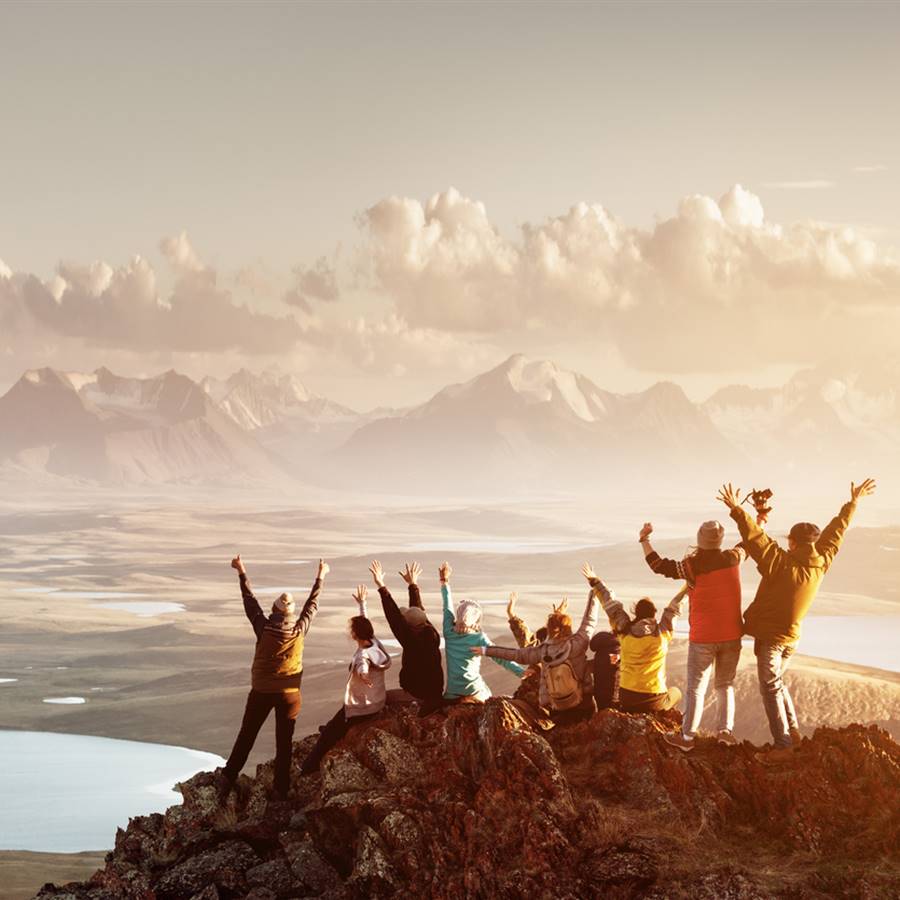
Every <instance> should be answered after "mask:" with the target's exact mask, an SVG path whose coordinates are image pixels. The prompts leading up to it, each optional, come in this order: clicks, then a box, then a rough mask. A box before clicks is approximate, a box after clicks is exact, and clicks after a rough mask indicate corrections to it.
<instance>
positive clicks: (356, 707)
mask: <svg viewBox="0 0 900 900" xmlns="http://www.w3.org/2000/svg"><path fill="white" fill-rule="evenodd" d="M370 641H371V643H370V644H369V646H368V647H358V648H357V650H356V652H355V653H354V654H353V657H352V659H351V660H350V676H349V677H348V678H347V686H346V687H345V688H344V713H345V715H346V716H347V717H348V718H353V717H355V716H369V715H373V714H374V713H377V712H381V710H382V709H384V705H385V703H386V702H387V690H386V688H385V683H384V676H385V672H386V671H387V670H388V669H389V668H390V665H391V657H390V654H389V653H388V652H387V650H385V649H384V645H383V644H382V643H381V641H379V640H378V638H377V637H374V636H373V637H372V638H371V639H370Z"/></svg>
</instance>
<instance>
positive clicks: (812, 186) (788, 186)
mask: <svg viewBox="0 0 900 900" xmlns="http://www.w3.org/2000/svg"><path fill="white" fill-rule="evenodd" d="M763 187H767V188H775V189H776V190H783V191H819V190H823V189H825V188H832V187H834V182H833V181H828V180H827V179H824V178H813V179H811V180H809V181H766V182H764V183H763Z"/></svg>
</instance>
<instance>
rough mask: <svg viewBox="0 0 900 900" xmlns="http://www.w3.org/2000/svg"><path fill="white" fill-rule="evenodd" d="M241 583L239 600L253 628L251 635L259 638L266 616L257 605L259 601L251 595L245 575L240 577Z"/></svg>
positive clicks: (251, 590) (248, 580) (251, 591)
mask: <svg viewBox="0 0 900 900" xmlns="http://www.w3.org/2000/svg"><path fill="white" fill-rule="evenodd" d="M240 582H241V599H242V600H243V601H244V613H245V615H246V616H247V618H248V619H249V620H250V624H251V625H252V626H253V633H254V634H255V635H256V636H257V637H259V636H260V635H261V634H262V631H263V628H265V627H266V616H265V613H264V612H263V611H262V607H261V606H260V605H259V601H258V600H257V599H256V597H255V596H254V594H253V588H251V587H250V579H249V578H247V575H246V573H244V572H242V573H241V575H240Z"/></svg>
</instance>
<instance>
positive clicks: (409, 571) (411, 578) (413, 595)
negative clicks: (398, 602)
mask: <svg viewBox="0 0 900 900" xmlns="http://www.w3.org/2000/svg"><path fill="white" fill-rule="evenodd" d="M421 574H422V567H421V566H420V565H419V564H418V563H417V562H414V563H407V564H406V568H404V569H403V571H402V572H401V573H400V577H401V578H402V579H403V580H404V581H405V582H406V586H407V589H408V591H409V608H410V609H412V608H413V607H415V608H416V609H421V610H422V612H425V607H424V605H423V604H422V594H421V593H420V591H419V576H420V575H421Z"/></svg>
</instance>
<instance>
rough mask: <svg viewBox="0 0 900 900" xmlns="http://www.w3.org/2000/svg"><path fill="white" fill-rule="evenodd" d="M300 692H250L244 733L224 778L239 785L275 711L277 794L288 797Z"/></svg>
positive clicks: (232, 752)
mask: <svg viewBox="0 0 900 900" xmlns="http://www.w3.org/2000/svg"><path fill="white" fill-rule="evenodd" d="M301 702H302V701H301V697H300V691H279V692H278V693H273V694H264V693H262V692H261V691H250V693H249V694H248V695H247V705H246V706H245V707H244V719H243V721H242V722H241V730H240V731H239V732H238V736H237V738H236V740H235V742H234V748H233V749H232V751H231V756H229V757H228V762H227V763H225V777H226V778H227V779H228V780H229V781H231V782H234V781H237V777H238V774H239V773H240V771H241V769H243V768H244V763H245V762H247V757H248V756H249V755H250V751H251V750H252V749H253V744H254V743H255V741H256V737H257V735H258V734H259V729H260V728H262V727H263V722H265V721H266V719H267V718H268V717H269V713H270V712H271V711H272V710H273V709H274V710H275V790H276V791H278V792H279V793H282V794H286V793H287V792H288V788H289V787H290V784H291V745H292V743H293V740H294V725H295V724H296V723H297V716H298V714H299V713H300V704H301Z"/></svg>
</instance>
